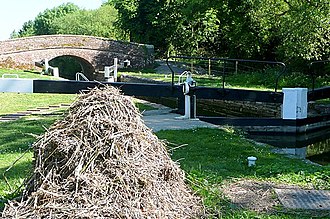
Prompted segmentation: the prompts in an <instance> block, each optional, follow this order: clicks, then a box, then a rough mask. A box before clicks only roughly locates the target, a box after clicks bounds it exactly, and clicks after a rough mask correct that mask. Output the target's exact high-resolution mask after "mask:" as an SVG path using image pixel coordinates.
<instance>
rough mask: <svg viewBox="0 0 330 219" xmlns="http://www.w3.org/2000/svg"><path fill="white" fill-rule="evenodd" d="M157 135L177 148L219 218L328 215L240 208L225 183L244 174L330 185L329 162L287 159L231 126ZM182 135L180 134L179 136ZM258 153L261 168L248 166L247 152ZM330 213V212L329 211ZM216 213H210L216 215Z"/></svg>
mask: <svg viewBox="0 0 330 219" xmlns="http://www.w3.org/2000/svg"><path fill="white" fill-rule="evenodd" d="M157 136H158V137H159V138H161V139H166V140H167V141H169V142H171V143H173V144H174V146H173V145H172V147H178V146H180V145H184V146H182V147H178V148H177V149H174V150H173V151H172V158H173V159H174V160H177V161H179V163H180V164H181V168H182V169H183V170H185V172H186V174H187V178H188V182H189V183H190V185H191V186H192V187H193V189H194V190H195V191H196V192H197V194H199V195H200V196H201V197H203V201H204V204H205V206H206V211H207V212H208V213H209V214H210V215H213V217H214V218H228V219H229V218H306V219H307V218H311V217H312V216H313V217H314V216H315V217H318V216H322V215H324V214H322V213H315V212H313V213H311V212H306V211H302V212H301V211H284V209H281V208H280V207H279V208H278V211H274V212H272V213H256V212H254V211H249V210H242V209H239V208H237V206H235V205H233V204H232V203H230V202H229V201H228V199H226V198H225V197H224V196H223V194H222V192H221V187H222V186H223V185H225V184H227V183H230V182H232V181H236V180H242V179H254V180H257V181H271V182H274V183H288V184H294V185H299V186H301V187H305V188H315V189H328V190H329V189H330V166H324V167H321V166H315V165H312V164H308V163H306V162H304V161H302V160H300V159H294V158H288V157H285V156H284V155H278V154H274V153H272V152H271V150H270V147H267V146H259V145H257V144H255V143H252V142H251V141H248V140H246V139H244V138H242V136H240V135H238V134H235V133H233V131H232V130H231V129H228V130H227V131H226V130H218V129H207V128H203V129H194V130H186V131H177V130H173V131H160V132H158V133H157ZM178 136H180V137H178ZM248 156H255V157H257V158H258V160H257V165H256V167H253V168H251V167H248V166H247V157H248ZM327 216H329V212H328V214H327ZM213 217H211V218H213Z"/></svg>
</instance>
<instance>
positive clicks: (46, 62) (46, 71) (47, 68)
mask: <svg viewBox="0 0 330 219" xmlns="http://www.w3.org/2000/svg"><path fill="white" fill-rule="evenodd" d="M48 72H49V63H48V59H45V74H48Z"/></svg>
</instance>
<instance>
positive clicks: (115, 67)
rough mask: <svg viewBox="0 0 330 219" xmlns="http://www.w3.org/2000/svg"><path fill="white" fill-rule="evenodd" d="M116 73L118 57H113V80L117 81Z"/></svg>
mask: <svg viewBox="0 0 330 219" xmlns="http://www.w3.org/2000/svg"><path fill="white" fill-rule="evenodd" d="M117 74H118V58H114V59H113V81H114V82H117Z"/></svg>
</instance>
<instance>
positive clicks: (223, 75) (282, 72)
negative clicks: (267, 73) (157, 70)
mask: <svg viewBox="0 0 330 219" xmlns="http://www.w3.org/2000/svg"><path fill="white" fill-rule="evenodd" d="M169 59H188V60H192V59H195V60H206V61H223V62H224V65H223V70H222V88H225V81H226V72H225V69H226V62H235V63H238V62H243V63H261V64H271V65H278V66H280V67H281V69H280V71H279V72H278V74H277V76H276V80H275V88H274V89H275V92H277V89H278V82H279V79H280V77H281V76H282V75H283V74H284V73H285V71H286V65H285V64H284V63H283V62H275V61H260V60H249V59H230V58H207V57H194V56H169V57H167V59H166V64H167V66H168V67H169V69H170V70H171V72H172V86H174V75H175V73H174V71H173V69H172V68H171V66H170V64H169Z"/></svg>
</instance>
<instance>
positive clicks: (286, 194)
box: [275, 189, 330, 210]
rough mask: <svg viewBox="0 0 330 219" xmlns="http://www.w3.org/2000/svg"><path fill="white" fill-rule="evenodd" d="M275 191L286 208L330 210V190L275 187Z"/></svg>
mask: <svg viewBox="0 0 330 219" xmlns="http://www.w3.org/2000/svg"><path fill="white" fill-rule="evenodd" d="M275 192H276V194H277V196H278V198H279V200H280V201H281V203H282V204H283V206H284V207H285V208H292V209H310V210H330V191H327V190H302V189H275Z"/></svg>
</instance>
